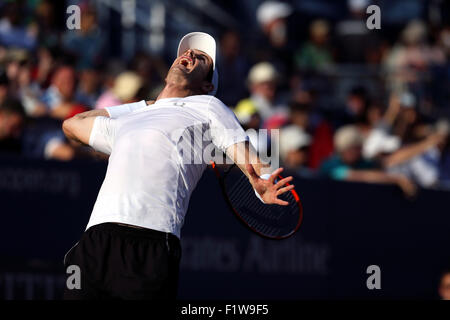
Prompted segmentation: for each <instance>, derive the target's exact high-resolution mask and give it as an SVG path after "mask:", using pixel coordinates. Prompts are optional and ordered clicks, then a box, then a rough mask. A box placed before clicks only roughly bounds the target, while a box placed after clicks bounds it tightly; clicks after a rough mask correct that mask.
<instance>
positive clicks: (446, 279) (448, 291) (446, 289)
mask: <svg viewBox="0 0 450 320" xmlns="http://www.w3.org/2000/svg"><path fill="white" fill-rule="evenodd" d="M439 295H440V296H441V299H442V300H450V273H446V274H445V275H444V276H443V277H442V278H441V285H440V287H439Z"/></svg>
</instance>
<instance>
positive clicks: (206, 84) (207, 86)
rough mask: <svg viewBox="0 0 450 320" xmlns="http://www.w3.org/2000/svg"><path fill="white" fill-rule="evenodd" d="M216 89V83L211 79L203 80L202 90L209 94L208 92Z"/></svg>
mask: <svg viewBox="0 0 450 320" xmlns="http://www.w3.org/2000/svg"><path fill="white" fill-rule="evenodd" d="M213 89H214V85H213V84H212V83H211V82H209V81H203V83H202V90H203V92H205V94H207V93H208V92H211V91H212V90H213Z"/></svg>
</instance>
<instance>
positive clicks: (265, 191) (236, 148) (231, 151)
mask: <svg viewBox="0 0 450 320" xmlns="http://www.w3.org/2000/svg"><path fill="white" fill-rule="evenodd" d="M226 153H227V156H228V157H230V158H231V159H232V160H233V161H234V163H236V165H237V166H238V167H239V168H240V169H241V170H242V172H243V173H244V174H245V175H246V176H247V177H248V179H249V181H250V183H251V185H252V187H253V189H254V190H255V192H256V193H257V195H258V196H259V198H260V199H261V200H262V201H263V202H264V203H266V204H279V205H288V204H289V203H288V202H286V201H283V200H281V199H279V198H278V196H279V195H281V194H283V193H285V192H288V191H289V190H292V189H293V188H294V185H289V186H285V185H286V183H288V182H289V181H291V180H292V177H287V178H284V179H281V180H280V181H276V179H278V175H279V174H280V173H281V172H282V171H283V168H278V169H276V170H275V171H273V172H271V171H272V170H271V167H270V165H269V164H265V163H262V162H261V160H260V159H259V157H258V155H257V153H256V151H255V149H254V148H253V146H252V145H251V144H250V143H249V142H248V141H243V142H239V143H236V144H233V145H231V146H230V147H228V148H227V150H226Z"/></svg>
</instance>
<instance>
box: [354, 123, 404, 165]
mask: <svg viewBox="0 0 450 320" xmlns="http://www.w3.org/2000/svg"><path fill="white" fill-rule="evenodd" d="M400 145H401V142H400V138H399V137H397V136H393V135H389V134H388V133H387V132H385V131H384V130H383V129H380V128H377V129H374V130H372V131H371V132H370V134H369V137H368V138H367V139H366V141H365V142H364V146H363V156H364V158H367V159H371V158H373V157H375V156H376V155H378V154H379V153H391V152H394V151H396V150H398V148H400Z"/></svg>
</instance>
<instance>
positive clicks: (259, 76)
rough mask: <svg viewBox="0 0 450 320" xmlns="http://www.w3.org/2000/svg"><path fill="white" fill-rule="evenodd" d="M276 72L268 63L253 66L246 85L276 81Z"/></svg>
mask: <svg viewBox="0 0 450 320" xmlns="http://www.w3.org/2000/svg"><path fill="white" fill-rule="evenodd" d="M277 78H278V72H277V70H276V69H275V67H274V66H273V65H272V64H271V63H269V62H260V63H258V64H256V65H254V66H253V67H252V68H251V69H250V71H249V73H248V78H247V81H248V84H255V83H262V82H267V81H276V80H277Z"/></svg>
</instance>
